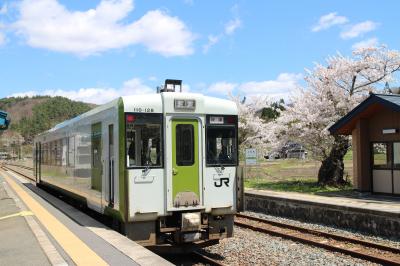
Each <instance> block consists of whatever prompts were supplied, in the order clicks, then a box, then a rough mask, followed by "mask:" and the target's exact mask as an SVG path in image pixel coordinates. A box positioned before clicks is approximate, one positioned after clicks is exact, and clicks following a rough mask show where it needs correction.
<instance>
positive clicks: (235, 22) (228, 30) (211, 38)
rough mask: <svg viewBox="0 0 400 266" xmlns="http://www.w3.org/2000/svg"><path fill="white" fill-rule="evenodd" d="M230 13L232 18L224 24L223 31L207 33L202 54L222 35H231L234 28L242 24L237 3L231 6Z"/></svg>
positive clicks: (219, 39)
mask: <svg viewBox="0 0 400 266" xmlns="http://www.w3.org/2000/svg"><path fill="white" fill-rule="evenodd" d="M231 13H232V15H233V17H234V18H233V19H231V20H229V21H228V22H227V23H226V24H225V26H224V31H223V32H221V33H220V34H218V35H208V38H207V43H206V44H204V45H203V53H204V54H206V53H208V50H210V48H211V47H212V46H214V45H216V44H217V43H218V42H219V41H221V40H222V39H223V38H224V37H226V36H228V35H233V34H234V33H235V32H236V30H237V29H239V28H240V27H241V26H242V20H241V19H240V18H239V6H238V5H237V4H235V5H233V6H232V7H231Z"/></svg>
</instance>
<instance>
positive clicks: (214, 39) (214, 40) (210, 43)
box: [203, 35, 221, 54]
mask: <svg viewBox="0 0 400 266" xmlns="http://www.w3.org/2000/svg"><path fill="white" fill-rule="evenodd" d="M220 39H221V35H218V36H215V35H208V42H207V43H206V44H205V45H203V53H204V54H206V53H208V50H210V48H211V47H212V46H214V45H216V44H217V43H218V42H219V41H220Z"/></svg>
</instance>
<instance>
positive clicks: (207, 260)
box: [192, 251, 225, 266]
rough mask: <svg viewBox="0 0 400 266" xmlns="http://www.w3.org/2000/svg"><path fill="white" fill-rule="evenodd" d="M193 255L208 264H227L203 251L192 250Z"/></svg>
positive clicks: (222, 265)
mask: <svg viewBox="0 0 400 266" xmlns="http://www.w3.org/2000/svg"><path fill="white" fill-rule="evenodd" d="M192 255H193V256H194V257H195V258H196V260H198V261H200V262H203V263H204V264H206V265H215V266H225V264H223V263H221V262H220V261H218V260H215V259H213V258H211V257H209V256H207V255H206V254H203V253H201V252H198V251H194V252H192Z"/></svg>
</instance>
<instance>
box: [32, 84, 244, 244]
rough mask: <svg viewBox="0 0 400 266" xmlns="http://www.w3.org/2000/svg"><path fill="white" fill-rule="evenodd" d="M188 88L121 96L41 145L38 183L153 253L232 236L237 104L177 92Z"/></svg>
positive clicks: (46, 135) (58, 130)
mask: <svg viewBox="0 0 400 266" xmlns="http://www.w3.org/2000/svg"><path fill="white" fill-rule="evenodd" d="M181 85H182V84H181V81H179V80H166V83H165V86H164V89H162V90H161V91H159V92H158V93H157V94H151V95H134V96H124V97H120V98H118V99H116V100H114V101H112V102H110V103H108V104H104V105H102V106H99V107H97V108H95V109H93V110H91V111H89V112H87V113H84V114H82V115H80V116H78V117H76V118H73V119H71V120H68V121H66V122H63V123H61V124H59V125H57V126H55V127H54V128H52V129H50V130H48V131H47V132H44V133H42V134H40V135H39V136H37V137H36V138H35V144H34V145H35V156H34V157H35V163H34V169H35V177H36V181H37V183H38V184H39V185H41V186H46V187H50V188H52V189H53V190H54V191H56V192H57V193H60V194H67V195H69V196H70V197H73V198H75V199H77V200H80V201H82V202H83V203H84V204H86V205H87V206H88V208H90V209H93V210H95V211H97V212H99V213H102V214H104V215H106V216H110V217H112V219H114V221H115V222H116V224H118V228H119V230H120V231H121V233H123V234H125V235H127V236H128V237H129V238H131V239H133V240H135V241H138V242H139V243H141V244H143V245H146V246H152V245H162V244H166V243H169V244H171V243H172V244H178V245H179V244H183V243H198V244H202V245H207V244H211V243H215V242H216V241H218V240H219V239H222V238H225V237H230V236H232V234H233V217H234V214H235V212H236V206H237V191H238V183H240V182H238V181H237V177H236V169H237V165H238V144H237V140H238V136H237V134H238V116H237V115H238V111H237V107H236V104H235V103H234V102H232V101H228V100H224V99H218V98H213V97H208V96H203V95H201V94H194V93H181V92H175V88H176V87H181ZM114 224H115V223H114Z"/></svg>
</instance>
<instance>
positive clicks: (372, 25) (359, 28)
mask: <svg viewBox="0 0 400 266" xmlns="http://www.w3.org/2000/svg"><path fill="white" fill-rule="evenodd" d="M377 27H378V23H376V22H373V21H370V20H367V21H364V22H361V23H358V24H355V25H353V26H351V27H350V28H349V29H347V30H345V31H343V32H342V33H341V34H340V37H341V38H342V39H351V38H355V37H358V36H360V35H363V34H364V33H367V32H370V31H373V30H375V29H376V28H377Z"/></svg>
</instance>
